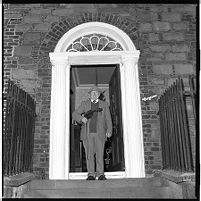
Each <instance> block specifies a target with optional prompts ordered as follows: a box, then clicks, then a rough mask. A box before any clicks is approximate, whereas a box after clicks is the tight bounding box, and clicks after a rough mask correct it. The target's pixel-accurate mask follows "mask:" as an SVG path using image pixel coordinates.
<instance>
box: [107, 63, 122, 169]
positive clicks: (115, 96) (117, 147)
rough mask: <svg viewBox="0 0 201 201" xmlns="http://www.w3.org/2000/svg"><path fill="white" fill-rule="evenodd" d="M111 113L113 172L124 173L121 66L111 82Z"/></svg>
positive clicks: (117, 68)
mask: <svg viewBox="0 0 201 201" xmlns="http://www.w3.org/2000/svg"><path fill="white" fill-rule="evenodd" d="M109 94H110V112H111V116H112V123H113V136H112V138H111V141H112V161H111V166H112V170H113V171H123V170H124V169H125V163H124V144H123V129H122V105H121V86H120V69H119V66H117V67H116V69H115V70H114V72H113V74H112V76H111V79H110V82H109Z"/></svg>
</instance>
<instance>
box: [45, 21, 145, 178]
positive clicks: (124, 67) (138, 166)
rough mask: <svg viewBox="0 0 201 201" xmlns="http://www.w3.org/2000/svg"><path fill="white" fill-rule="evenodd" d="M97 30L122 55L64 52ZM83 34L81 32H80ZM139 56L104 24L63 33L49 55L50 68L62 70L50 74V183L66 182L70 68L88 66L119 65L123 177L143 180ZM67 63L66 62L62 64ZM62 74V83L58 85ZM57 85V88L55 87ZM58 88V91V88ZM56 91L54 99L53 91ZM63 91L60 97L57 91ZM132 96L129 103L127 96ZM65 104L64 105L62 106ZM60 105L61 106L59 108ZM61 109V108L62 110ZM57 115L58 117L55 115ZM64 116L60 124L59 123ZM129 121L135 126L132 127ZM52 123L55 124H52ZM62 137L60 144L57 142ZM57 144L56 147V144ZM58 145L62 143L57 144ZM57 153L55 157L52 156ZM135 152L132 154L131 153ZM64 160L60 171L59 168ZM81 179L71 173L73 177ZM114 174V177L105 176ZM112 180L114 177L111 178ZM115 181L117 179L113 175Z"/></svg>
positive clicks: (125, 39) (120, 34)
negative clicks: (116, 45)
mask: <svg viewBox="0 0 201 201" xmlns="http://www.w3.org/2000/svg"><path fill="white" fill-rule="evenodd" d="M95 29H96V30H99V31H100V30H101V33H105V34H108V35H109V36H110V37H111V38H114V39H115V38H116V40H117V41H118V42H119V43H120V44H122V47H124V49H125V50H124V51H97V52H65V48H66V46H68V44H69V43H70V42H71V41H72V40H74V39H73V38H76V37H77V36H78V35H80V33H83V34H84V35H85V34H87V33H88V31H92V30H93V31H94V30H95ZM83 30H84V32H83ZM139 54H140V52H139V51H138V50H136V49H135V47H134V45H133V43H132V41H131V40H130V38H129V37H128V36H127V35H126V34H125V33H124V32H123V31H121V30H119V29H118V28H116V27H114V26H112V25H108V24H106V23H98V22H93V23H92V22H91V23H85V24H82V25H78V26H77V27H75V28H73V29H72V30H70V31H69V32H67V33H66V34H65V35H64V36H63V37H62V39H61V40H60V41H59V42H58V44H57V46H56V49H55V52H54V53H49V56H50V60H51V62H52V64H53V66H54V67H53V68H62V70H60V71H58V70H56V71H55V70H53V71H52V80H53V81H52V84H53V85H54V86H52V97H51V120H50V122H51V126H50V141H51V142H50V176H49V177H50V179H70V177H71V175H72V174H71V173H69V159H70V157H69V153H70V151H69V150H70V149H69V123H70V122H69V91H70V85H69V80H68V79H69V75H70V66H71V65H89V64H120V74H121V91H122V105H123V106H122V116H123V138H124V139H123V140H124V158H125V174H124V175H125V177H126V178H134V177H145V169H144V146H143V133H142V122H141V121H142V119H141V104H140V93H139V77H138V66H137V62H138V59H139ZM66 61H68V62H66ZM62 72H63V73H64V74H65V76H66V78H65V81H66V82H61V80H60V76H61V77H62V78H63V73H62ZM58 83H59V84H58ZM58 87H59V88H58ZM57 90H58V91H60V93H59V96H56V94H57V93H56V94H55V91H56V92H57ZM62 90H63V93H61V91H62ZM133 90H134V91H135V92H134V93H135V95H132V102H131V100H130V94H132V93H133ZM63 102H65V104H63ZM60 103H62V104H60ZM64 105H65V108H64V109H63V107H64ZM57 110H58V111H60V113H58V112H56V111H57ZM64 112H65V115H66V116H65V118H64V119H66V120H65V122H66V123H65V124H66V125H64V120H61V119H60V118H61V115H62V116H63V115H64ZM133 119H134V121H135V123H133ZM55 121H56V124H55ZM64 132H65V135H64ZM58 137H59V138H60V137H62V139H63V140H64V143H63V142H62V140H61V139H59V138H58ZM56 142H57V143H56ZM58 142H62V143H61V144H58ZM55 150H57V151H58V150H59V154H58V153H55ZM134 150H135V151H134ZM63 160H64V163H65V165H64V167H65V168H64V167H63V166H62V164H63ZM76 174H77V176H78V175H83V174H78V173H75V174H74V176H76ZM107 174H112V175H113V174H114V173H107ZM113 176H114V175H113ZM117 177H118V175H117Z"/></svg>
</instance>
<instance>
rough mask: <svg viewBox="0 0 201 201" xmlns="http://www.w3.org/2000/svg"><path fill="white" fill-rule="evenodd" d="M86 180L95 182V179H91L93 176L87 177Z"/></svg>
mask: <svg viewBox="0 0 201 201" xmlns="http://www.w3.org/2000/svg"><path fill="white" fill-rule="evenodd" d="M87 180H95V177H93V176H88V177H87Z"/></svg>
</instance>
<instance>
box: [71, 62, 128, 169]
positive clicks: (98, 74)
mask: <svg viewBox="0 0 201 201" xmlns="http://www.w3.org/2000/svg"><path fill="white" fill-rule="evenodd" d="M70 83H71V84H70V89H71V90H70V91H71V95H70V112H71V114H72V112H73V111H74V110H75V109H76V108H77V107H78V106H79V104H80V103H81V101H83V100H86V99H88V98H89V96H88V93H87V92H88V90H89V88H91V86H93V85H94V84H97V85H98V87H99V88H101V89H102V91H103V93H102V94H101V95H100V97H99V98H100V99H101V100H103V101H107V102H108V103H109V106H110V112H111V117H112V123H113V135H112V137H111V138H107V141H106V143H105V150H104V171H105V172H106V173H107V172H115V171H124V170H125V161H124V142H123V128H122V102H121V87H120V86H121V83H120V67H119V65H118V64H107V65H79V66H76V65H72V66H71V69H70ZM70 116H71V115H70ZM70 124H71V125H70V161H69V162H70V164H69V167H70V172H73V173H75V172H77V173H81V172H87V168H86V157H85V151H84V147H83V144H82V141H80V129H81V125H79V124H78V123H77V122H72V121H70Z"/></svg>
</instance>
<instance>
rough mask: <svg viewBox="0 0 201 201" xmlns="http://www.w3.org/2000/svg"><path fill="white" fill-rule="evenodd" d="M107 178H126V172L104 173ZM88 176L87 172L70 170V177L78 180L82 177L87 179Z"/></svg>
mask: <svg viewBox="0 0 201 201" xmlns="http://www.w3.org/2000/svg"><path fill="white" fill-rule="evenodd" d="M104 174H105V176H106V178H107V179H120V178H125V177H126V174H125V172H123V171H122V172H120V171H119V172H105V173H104ZM86 178H87V172H70V173H69V179H72V180H76V179H81V180H85V179H86Z"/></svg>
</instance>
